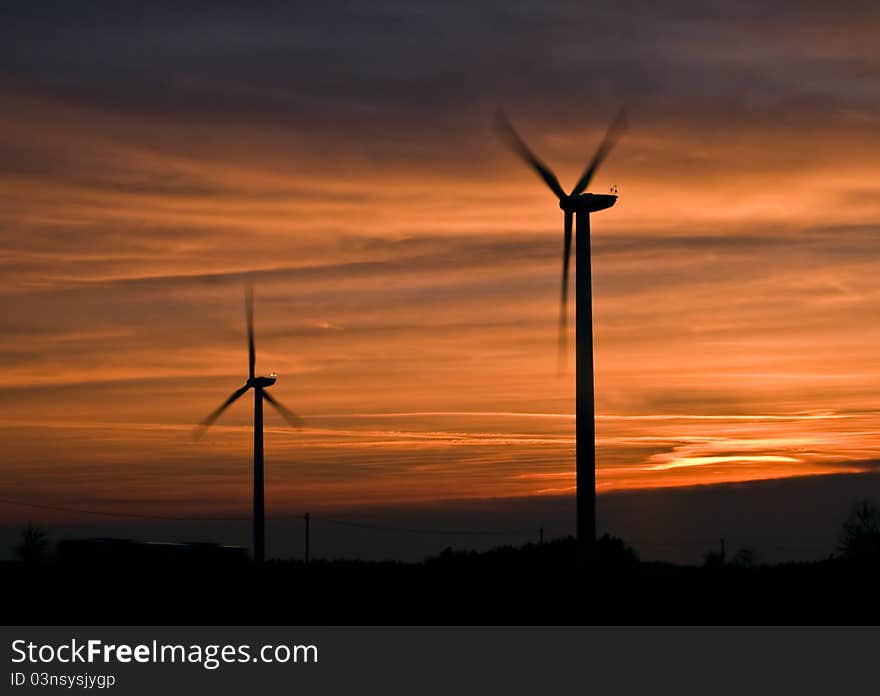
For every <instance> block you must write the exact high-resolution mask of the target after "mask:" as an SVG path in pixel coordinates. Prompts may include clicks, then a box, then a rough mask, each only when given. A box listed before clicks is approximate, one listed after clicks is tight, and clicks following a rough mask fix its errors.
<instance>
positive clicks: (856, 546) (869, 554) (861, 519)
mask: <svg viewBox="0 0 880 696" xmlns="http://www.w3.org/2000/svg"><path fill="white" fill-rule="evenodd" d="M839 548H840V552H841V553H842V554H843V555H844V556H845V557H846V558H851V559H858V560H867V559H874V560H877V559H880V509H878V508H877V505H876V504H875V503H874V502H872V501H870V500H861V501H859V502H858V503H856V504H855V505H853V507H852V509H851V510H850V513H849V517H847V518H846V521H845V522H844V523H843V525H842V526H841V531H840V544H839Z"/></svg>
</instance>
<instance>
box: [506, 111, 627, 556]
mask: <svg viewBox="0 0 880 696" xmlns="http://www.w3.org/2000/svg"><path fill="white" fill-rule="evenodd" d="M495 126H496V129H497V131H498V134H499V135H500V136H501V137H502V138H503V139H504V141H505V142H506V143H507V144H508V146H509V147H510V148H511V149H512V150H513V151H514V152H515V153H516V154H517V155H518V156H519V157H520V158H521V159H522V160H523V161H524V162H525V163H526V164H527V165H529V167H531V168H532V169H533V170H534V171H535V172H536V173H537V174H538V176H540V177H541V178H542V179H543V180H544V183H546V184H547V186H549V187H550V190H551V191H553V193H555V194H556V197H557V198H558V199H559V207H560V208H562V210H563V211H564V212H565V246H564V248H563V252H562V302H561V307H560V313H559V359H560V365H561V366H564V364H565V358H566V353H567V349H568V307H567V305H568V267H569V261H570V259H571V236H572V233H571V226H572V218H573V217H574V216H575V215H577V241H576V244H577V248H576V257H577V258H576V263H577V267H576V271H577V277H576V282H577V287H576V289H575V318H576V322H577V325H576V334H575V353H576V358H575V384H576V387H575V389H576V393H577V407H576V418H577V425H576V438H577V560H578V565H579V566H583V565H584V564H585V563H586V562H587V561H591V560H593V559H594V558H595V555H596V405H595V394H594V387H593V300H592V278H591V267H590V213H595V212H596V211H599V210H605V209H606V208H610V207H611V206H613V205H614V204H615V203H616V202H617V195H616V193H617V191H616V189H614V193H613V194H595V193H584V191H585V190H586V188H587V186H589V185H590V181H591V180H592V178H593V175H594V174H595V173H596V170H597V169H598V168H599V165H600V164H602V161H603V160H604V159H605V158H606V157H607V156H608V153H609V152H611V148H612V147H614V144H615V142H617V138H618V137H619V136H620V134H621V133H622V132H623V130H624V128H625V127H626V119H625V116H624V113H623V111H622V110H621V111H620V112H619V113H618V114H617V116H616V117H615V119H614V120H613V121H612V122H611V126H610V127H609V128H608V132H607V133H606V134H605V137H604V138H603V140H602V142H601V143H599V148H598V150H596V154H595V155H593V160H592V161H591V162H590V164H589V165H588V166H587V168H586V169H585V170H584V173H583V174H582V175H581V178H580V179H578V182H577V183H576V184H575V186H574V188H573V189H572V190H571V193H568V194H566V193H565V191H564V190H563V188H562V186H561V185H560V183H559V179H557V178H556V175H555V174H554V173H553V172H552V171H551V170H550V168H549V167H548V166H547V165H546V164H544V163H543V162H542V161H541V160H540V159H539V158H538V157H537V156H536V155H535V153H533V152H532V151H531V150H530V149H529V147H528V145H526V144H525V142H524V141H523V139H522V138H520V137H519V135H518V134H517V132H516V131H515V130H514V129H513V126H512V125H511V124H510V121H508V120H507V117H506V116H505V115H504V113H503V112H502V111H499V112H498V114H497V115H496V118H495Z"/></svg>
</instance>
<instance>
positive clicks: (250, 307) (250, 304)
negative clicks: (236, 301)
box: [244, 285, 257, 379]
mask: <svg viewBox="0 0 880 696" xmlns="http://www.w3.org/2000/svg"><path fill="white" fill-rule="evenodd" d="M244 309H245V313H246V314H247V334H248V374H249V375H250V378H251V379H253V378H254V365H256V362H257V351H256V349H255V348H254V288H253V286H251V285H248V286H247V289H246V290H245V295H244Z"/></svg>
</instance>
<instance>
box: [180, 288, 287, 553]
mask: <svg viewBox="0 0 880 696" xmlns="http://www.w3.org/2000/svg"><path fill="white" fill-rule="evenodd" d="M245 311H246V313H247V333H248V379H247V382H245V383H244V386H243V387H240V388H239V389H236V390H235V391H234V392H232V394H230V396H229V398H228V399H226V401H224V402H223V403H222V404H220V406H218V407H217V408H216V409H215V410H214V411H212V412H211V414H210V415H209V416H208V417H207V418H205V420H203V421H202V422H201V423H200V424H199V425H198V426H196V429H195V431H194V432H193V437H194V438H195V439H199V438H201V437H202V435H204V434H205V431H206V430H207V429H208V427H209V426H211V424H213V423H214V421H216V420H217V418H219V417H220V414H221V413H223V411H225V410H226V409H227V408H228V407H229V406H230V404H232V402H233V401H235V400H236V399H238V398H239V397H240V396H242V395H243V394H244V393H245V392H246V391H248V390H249V389H253V390H254V513H253V514H254V560H255V561H256V562H257V563H262V562H263V561H264V560H265V558H266V517H265V501H264V497H263V401H264V400H265V401H267V402H268V403H270V404H271V405H272V406H274V407H275V409H276V410H277V411H278V413H280V414H281V416H282V417H283V418H284V420H286V421H287V422H288V423H289V424H290V425H291V426H293V427H294V428H298V427H300V426H301V425H302V423H303V421H302V419H301V418H300V417H299V416H297V415H296V414H295V413H293V412H291V411H289V410H288V409H286V408H284V406H282V405H281V404H280V403H278V401H276V400H275V398H274V397H272V396H270V395H269V393H268V392H267V391H266V388H267V387H271V386H272V385H273V384H275V381H276V379H277V376H276V375H275V373H274V372H273V373H271V374H270V375H269V376H268V377H258V376H256V375H255V374H254V366H255V364H256V351H255V349H254V293H253V290H252V289H251V288H250V287H248V289H247V290H246V291H245Z"/></svg>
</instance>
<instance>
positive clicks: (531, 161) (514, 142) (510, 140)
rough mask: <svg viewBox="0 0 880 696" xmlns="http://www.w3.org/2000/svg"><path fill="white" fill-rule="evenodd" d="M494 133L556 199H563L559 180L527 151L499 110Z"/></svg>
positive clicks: (526, 146) (535, 156)
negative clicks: (529, 168)
mask: <svg viewBox="0 0 880 696" xmlns="http://www.w3.org/2000/svg"><path fill="white" fill-rule="evenodd" d="M495 131H496V132H497V133H498V136H499V137H500V138H501V139H502V140H504V142H505V143H507V146H508V147H509V148H510V149H511V150H513V151H514V152H515V153H516V154H517V155H519V157H520V158H521V159H522V160H523V161H524V162H525V163H526V164H527V165H529V166H530V167H531V168H532V169H534V170H535V171H536V172H537V174H538V176H540V177H541V178H542V179H543V180H544V183H546V184H547V186H549V187H550V190H551V191H553V193H555V194H556V197H557V198H559V199H560V200H562V199H563V198H565V191H564V190H563V189H562V186H561V185H560V183H559V179H557V178H556V175H555V174H554V173H553V172H552V171H551V170H550V167H548V166H547V165H546V164H544V163H543V162H542V161H541V160H540V159H538V156H537V155H535V153H534V152H532V151H531V150H530V149H529V146H528V145H526V144H525V141H523V139H522V138H520V137H519V134H518V133H517V132H516V131H515V130H514V129H513V126H512V125H511V124H510V121H508V120H507V116H505V115H504V112H503V111H501V109H499V110H498V112H497V113H496V114H495Z"/></svg>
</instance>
